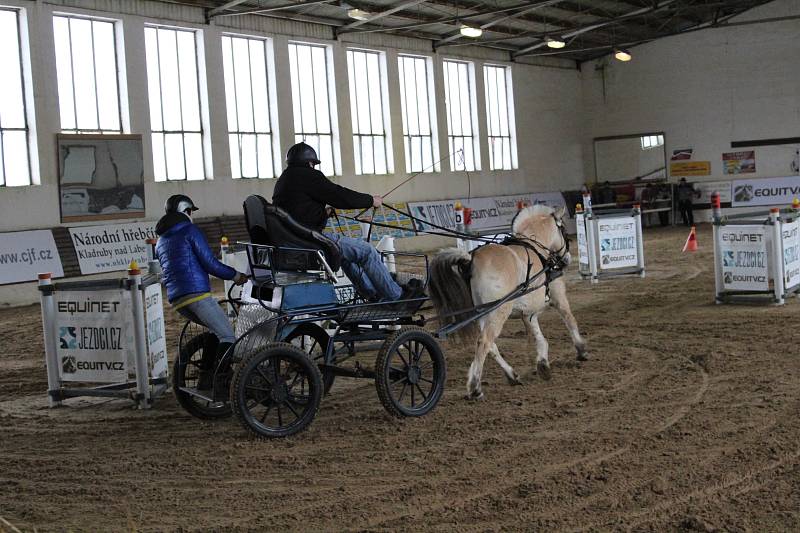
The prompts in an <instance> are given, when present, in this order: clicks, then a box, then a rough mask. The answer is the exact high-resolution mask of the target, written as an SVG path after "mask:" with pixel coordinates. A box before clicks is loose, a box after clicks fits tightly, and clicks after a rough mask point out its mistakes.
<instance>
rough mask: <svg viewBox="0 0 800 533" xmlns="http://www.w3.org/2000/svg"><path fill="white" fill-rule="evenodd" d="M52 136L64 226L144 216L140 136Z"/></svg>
mask: <svg viewBox="0 0 800 533" xmlns="http://www.w3.org/2000/svg"><path fill="white" fill-rule="evenodd" d="M56 138H57V145H58V187H59V205H60V207H61V221H62V222H78V221H84V220H118V219H126V218H141V217H144V165H143V160H142V136H141V135H94V134H81V135H73V134H59V135H57V136H56Z"/></svg>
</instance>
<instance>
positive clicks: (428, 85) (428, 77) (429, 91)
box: [397, 53, 441, 173]
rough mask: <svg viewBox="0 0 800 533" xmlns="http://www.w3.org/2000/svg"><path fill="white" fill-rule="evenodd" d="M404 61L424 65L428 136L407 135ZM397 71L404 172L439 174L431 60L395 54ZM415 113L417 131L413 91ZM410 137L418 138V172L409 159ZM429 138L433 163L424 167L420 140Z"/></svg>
mask: <svg viewBox="0 0 800 533" xmlns="http://www.w3.org/2000/svg"><path fill="white" fill-rule="evenodd" d="M406 59H411V60H413V61H414V62H416V61H423V62H424V64H425V90H426V93H425V99H426V100H427V104H428V105H427V108H428V109H427V111H428V125H429V127H430V135H422V134H417V135H412V134H411V133H409V131H410V129H411V128H410V125H411V122H410V120H409V112H408V109H409V107H410V106H409V104H408V95H407V94H406V88H405V83H406V80H405V65H404V64H403V61H404V60H406ZM397 71H398V84H399V86H400V110H401V115H402V116H401V120H402V127H403V149H404V154H405V158H406V172H408V173H411V172H421V173H429V172H441V159H440V158H439V131H438V123H437V114H436V88H435V85H434V76H435V72H434V66H433V58H431V57H429V56H424V55H415V54H405V53H399V54H397ZM414 82H415V83H414V87H415V88H416V87H419V83H418V80H417V69H416V67H415V68H414ZM415 96H416V98H415V104H416V105H415V106H414V109H415V112H416V114H417V126H418V130H419V129H420V128H419V123H420V113H419V99H418V93H417V92H416V91H415ZM412 137H418V138H419V139H420V165H421V169H420V170H414V167H413V165H412V161H413V157H411V147H412V146H413V144H412ZM426 137H430V145H431V153H430V157H431V161H432V162H433V163H432V165H430V166H428V167H425V166H424V161H425V159H424V156H423V154H422V150H423V146H422V144H423V143H422V139H423V138H426Z"/></svg>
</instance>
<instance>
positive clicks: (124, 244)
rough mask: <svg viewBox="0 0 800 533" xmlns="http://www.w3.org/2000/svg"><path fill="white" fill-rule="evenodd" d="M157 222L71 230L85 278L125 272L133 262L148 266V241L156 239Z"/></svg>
mask: <svg viewBox="0 0 800 533" xmlns="http://www.w3.org/2000/svg"><path fill="white" fill-rule="evenodd" d="M155 225H156V224H155V222H133V223H128V224H108V225H104V226H83V227H77V228H69V234H70V237H72V243H73V245H74V246H75V253H76V254H77V255H78V264H79V265H80V267H81V274H98V273H101V272H114V271H117V270H125V269H126V268H128V265H129V264H130V262H131V261H132V260H136V262H137V263H139V264H140V265H146V264H147V244H146V243H145V241H146V240H147V239H155V238H156V231H155Z"/></svg>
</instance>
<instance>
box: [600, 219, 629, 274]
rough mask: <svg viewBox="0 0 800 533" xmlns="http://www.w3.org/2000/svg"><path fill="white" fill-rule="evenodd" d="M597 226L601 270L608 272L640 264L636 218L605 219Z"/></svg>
mask: <svg viewBox="0 0 800 533" xmlns="http://www.w3.org/2000/svg"><path fill="white" fill-rule="evenodd" d="M597 226H598V231H599V239H600V268H602V269H603V270H608V269H613V268H625V267H635V266H637V265H638V264H639V254H638V252H637V249H636V220H635V219H634V218H632V217H616V218H603V219H600V221H599V222H598V225H597Z"/></svg>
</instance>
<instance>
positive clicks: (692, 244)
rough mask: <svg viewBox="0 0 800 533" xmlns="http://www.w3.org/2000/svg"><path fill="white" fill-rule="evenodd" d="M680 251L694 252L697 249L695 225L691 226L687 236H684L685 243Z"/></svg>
mask: <svg viewBox="0 0 800 533" xmlns="http://www.w3.org/2000/svg"><path fill="white" fill-rule="evenodd" d="M681 251H682V252H696V251H697V232H696V230H695V227H694V226H692V229H691V231H690V232H689V236H688V237H687V238H686V244H684V245H683V250H681Z"/></svg>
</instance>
